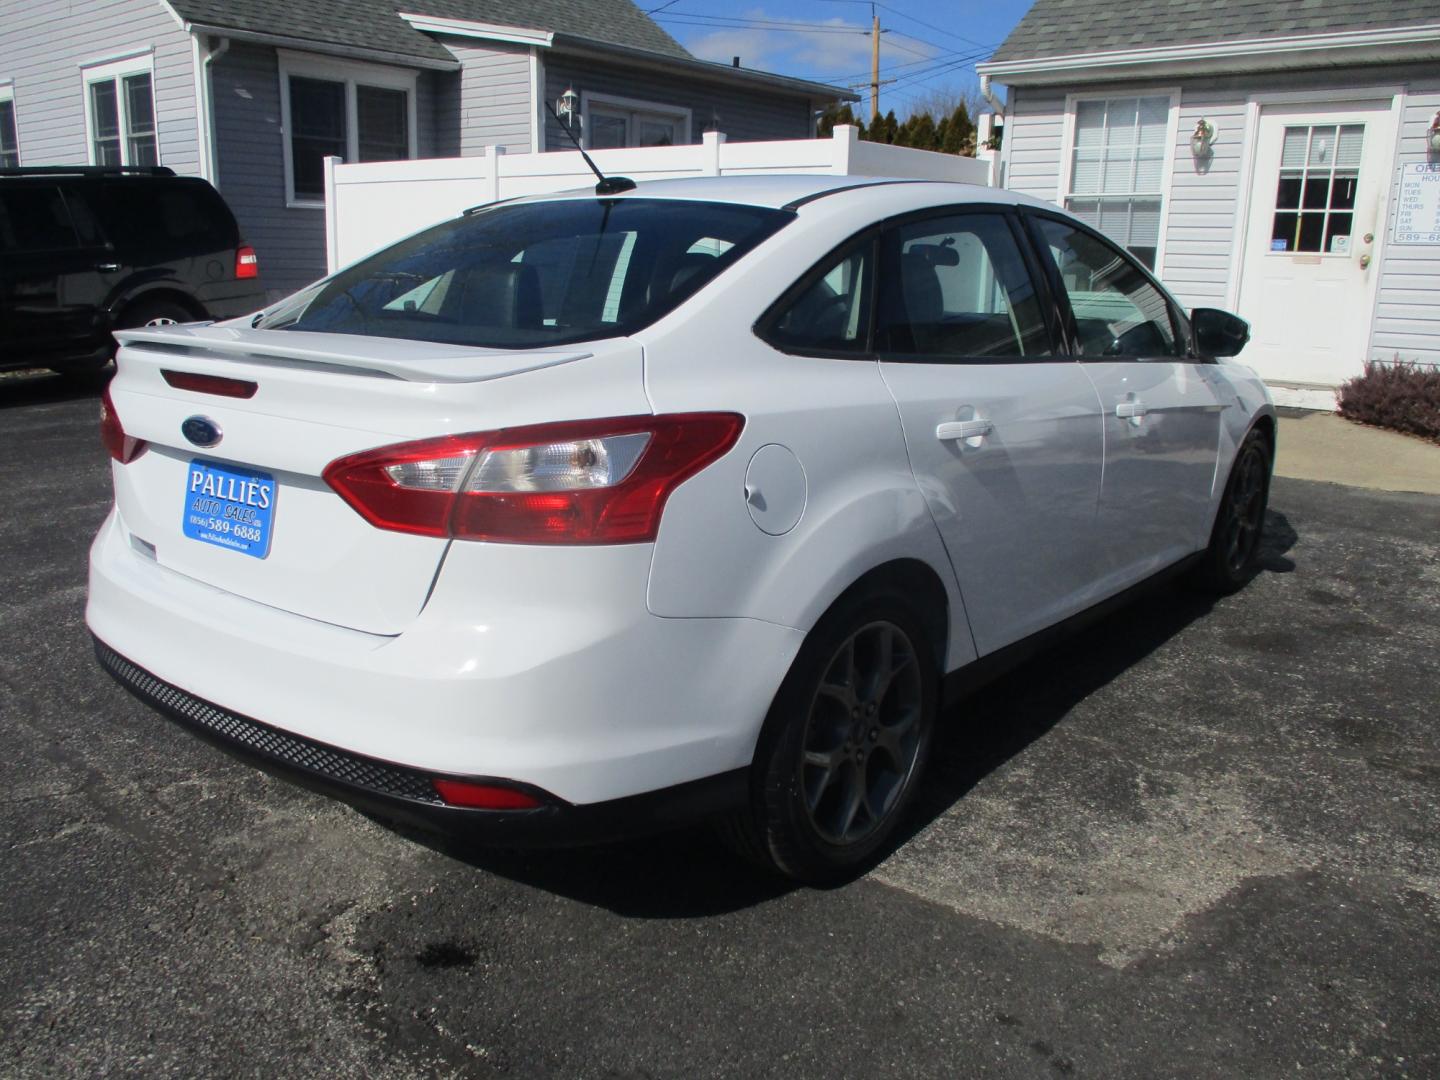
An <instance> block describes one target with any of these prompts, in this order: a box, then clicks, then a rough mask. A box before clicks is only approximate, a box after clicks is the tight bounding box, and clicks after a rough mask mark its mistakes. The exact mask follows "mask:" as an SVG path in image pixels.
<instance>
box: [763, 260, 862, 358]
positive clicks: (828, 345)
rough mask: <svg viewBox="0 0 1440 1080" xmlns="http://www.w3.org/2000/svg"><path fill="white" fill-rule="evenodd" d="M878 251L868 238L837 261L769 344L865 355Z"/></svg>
mask: <svg viewBox="0 0 1440 1080" xmlns="http://www.w3.org/2000/svg"><path fill="white" fill-rule="evenodd" d="M873 248H874V244H873V242H872V241H871V239H870V238H868V237H867V238H865V239H864V240H861V241H859V242H857V243H855V244H853V245H851V246H850V248H849V249H848V250H846V251H845V252H843V253H842V254H841V255H839V256H838V257H837V258H835V259H834V260H832V261H831V262H830V263H829V265H827V266H826V267H825V268H824V269H823V270H822V271H820V273H819V274H818V275H816V276H815V278H814V280H812V281H811V282H810V284H809V285H808V286H806V287H805V288H804V289H803V290H802V291H801V293H800V295H799V296H797V297H795V298H794V299H793V300H791V301H790V303H789V304H788V305H787V306H786V308H785V309H784V311H782V312H781V314H780V315H779V317H778V318H776V319H775V320H774V322H773V323H772V324H771V326H770V328H769V330H768V331H767V332H766V334H765V338H766V340H767V341H769V342H770V343H771V344H772V345H774V346H775V347H776V348H779V349H783V350H785V351H787V352H802V353H803V352H823V353H831V352H841V353H863V352H864V351H865V348H866V340H865V339H866V336H867V334H868V333H869V329H870V310H869V309H870V294H871V292H872V291H873V284H872V282H871V277H872V272H871V264H872V262H873Z"/></svg>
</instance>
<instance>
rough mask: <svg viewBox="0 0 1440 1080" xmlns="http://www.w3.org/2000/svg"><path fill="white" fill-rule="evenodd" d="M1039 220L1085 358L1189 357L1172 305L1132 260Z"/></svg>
mask: <svg viewBox="0 0 1440 1080" xmlns="http://www.w3.org/2000/svg"><path fill="white" fill-rule="evenodd" d="M1035 220H1036V223H1037V224H1038V226H1039V228H1040V233H1041V235H1042V237H1043V238H1044V241H1045V250H1046V251H1048V253H1049V256H1050V258H1052V259H1053V260H1054V261H1055V267H1056V269H1057V270H1058V271H1059V272H1060V279H1061V282H1062V283H1063V285H1064V288H1065V292H1066V293H1067V294H1068V296H1069V298H1070V309H1071V312H1072V313H1073V314H1074V316H1075V329H1076V337H1077V339H1078V340H1077V345H1078V346H1079V351H1080V353H1081V354H1082V355H1085V356H1138V357H1158V356H1183V355H1185V344H1184V342H1183V341H1181V340H1180V337H1179V335H1178V334H1177V333H1176V331H1175V322H1174V319H1173V317H1172V314H1171V311H1170V304H1169V303H1168V302H1167V301H1166V299H1165V296H1164V294H1163V293H1161V292H1160V290H1159V289H1157V288H1156V287H1155V286H1154V285H1153V284H1151V283H1150V281H1149V280H1148V279H1147V278H1146V277H1145V275H1144V274H1143V273H1141V272H1140V270H1139V269H1137V268H1136V266H1135V265H1134V264H1133V263H1132V262H1131V261H1130V260H1129V259H1127V258H1126V257H1125V256H1124V255H1122V254H1121V253H1120V252H1119V251H1117V250H1115V249H1114V248H1112V247H1111V246H1110V245H1109V244H1106V243H1105V242H1104V241H1103V240H1101V239H1099V238H1098V237H1096V236H1093V235H1091V234H1090V233H1087V232H1083V231H1081V230H1080V229H1076V228H1073V227H1072V226H1070V225H1067V224H1065V223H1064V222H1062V221H1056V220H1054V219H1053V218H1038V219H1035Z"/></svg>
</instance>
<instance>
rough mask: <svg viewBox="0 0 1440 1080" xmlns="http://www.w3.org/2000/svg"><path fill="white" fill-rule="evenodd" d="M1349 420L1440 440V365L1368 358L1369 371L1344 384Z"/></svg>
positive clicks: (1343, 404)
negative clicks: (1386, 361) (1375, 360)
mask: <svg viewBox="0 0 1440 1080" xmlns="http://www.w3.org/2000/svg"><path fill="white" fill-rule="evenodd" d="M1339 400H1340V407H1339V412H1340V415H1341V416H1343V417H1345V418H1346V419H1347V420H1354V421H1357V422H1358V423H1361V424H1373V425H1375V426H1376V427H1383V428H1390V429H1391V430H1392V431H1403V432H1405V433H1406V434H1407V435H1419V436H1420V437H1421V438H1423V439H1431V440H1433V441H1435V442H1440V368H1434V367H1424V366H1421V365H1419V364H1406V363H1401V362H1399V361H1398V360H1397V361H1395V362H1393V363H1389V364H1380V363H1375V362H1374V361H1367V362H1366V364H1365V373H1364V374H1363V375H1357V376H1356V377H1355V378H1353V379H1351V380H1350V381H1349V382H1347V383H1346V384H1345V385H1344V386H1342V387H1340V395H1339Z"/></svg>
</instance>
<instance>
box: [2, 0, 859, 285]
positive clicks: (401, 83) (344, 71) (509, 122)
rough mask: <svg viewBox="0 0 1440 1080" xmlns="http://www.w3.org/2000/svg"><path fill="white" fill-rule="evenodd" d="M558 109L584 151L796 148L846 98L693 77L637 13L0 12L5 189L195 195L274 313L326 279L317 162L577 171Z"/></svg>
mask: <svg viewBox="0 0 1440 1080" xmlns="http://www.w3.org/2000/svg"><path fill="white" fill-rule="evenodd" d="M567 92H568V93H567ZM561 98H565V99H566V100H567V102H568V103H570V104H571V106H572V116H571V117H570V121H571V126H572V128H574V129H578V131H579V133H580V137H581V138H582V140H583V141H584V142H585V144H586V145H587V147H590V148H595V149H598V148H602V147H605V148H612V147H632V148H636V147H657V146H683V145H694V146H696V147H698V146H699V144H700V143H701V139H702V136H703V135H704V133H705V132H706V131H720V132H724V133H725V134H726V135H727V136H728V138H729V139H730V140H731V141H732V142H743V141H750V140H776V139H807V138H811V137H813V135H814V131H815V124H814V114H815V111H816V110H817V109H820V108H823V107H824V106H826V105H828V104H830V103H831V102H834V101H836V100H854V99H855V95H854V94H853V93H851V92H850V91H848V90H844V89H840V88H837V87H832V86H825V85H822V84H819V83H814V82H807V81H804V80H799V79H791V78H786V77H784V76H779V75H773V74H769V73H766V72H761V71H755V70H753V69H750V68H743V67H739V66H735V65H731V64H716V63H710V62H708V61H703V60H699V59H697V58H696V57H694V56H692V55H690V53H688V52H687V51H686V50H685V49H684V47H683V46H681V45H680V44H679V42H677V41H676V40H675V39H674V38H672V37H671V36H670V35H669V34H667V33H666V32H665V31H664V30H663V29H661V27H660V26H659V25H658V24H657V23H656V22H655V21H654V20H652V19H651V18H650V17H649V16H648V15H646V14H645V13H644V12H642V11H641V10H640V9H639V8H638V7H637V6H636V5H635V4H634V3H633V2H632V0H74V2H71V3H66V4H54V3H34V2H33V0H0V168H5V167H14V166H17V165H18V166H22V167H24V166H34V165H106V166H115V165H118V166H145V165H162V166H167V167H169V168H172V169H174V170H175V171H176V172H178V173H189V174H196V175H200V176H203V177H205V178H207V179H208V180H210V181H211V182H212V183H213V184H214V185H215V186H216V187H217V188H219V190H220V193H221V194H222V195H224V197H225V200H226V201H227V202H228V203H229V204H230V207H231V209H232V210H234V212H235V216H236V218H237V219H238V220H239V223H240V229H241V232H242V233H243V234H244V236H245V238H246V240H247V241H248V242H249V243H250V244H252V245H253V246H254V247H255V249H256V250H257V252H258V253H259V257H260V268H261V276H262V278H263V280H264V283H265V285H266V286H267V288H268V289H269V291H270V292H271V293H272V294H273V295H281V294H284V293H287V292H290V291H293V290H295V289H297V288H300V287H301V286H303V285H305V284H307V283H308V282H310V281H312V280H314V279H315V278H317V277H319V276H320V275H322V274H323V273H324V272H325V264H326V238H325V175H326V173H325V164H324V162H325V159H326V158H331V157H335V158H340V159H342V160H344V161H348V162H352V163H354V162H395V161H408V160H417V159H428V158H450V157H482V156H484V155H485V154H486V152H487V150H488V151H492V152H493V150H494V149H496V148H498V149H502V150H505V151H507V152H508V153H509V154H510V155H511V156H512V157H515V156H519V155H521V154H537V155H538V154H541V153H543V152H545V151H556V150H558V151H562V152H563V151H572V146H571V143H570V140H569V138H568V137H567V136H566V134H565V131H564V129H562V128H561V127H560V126H559V125H558V124H557V123H556V121H554V120H553V119H551V118H550V116H549V114H548V111H547V108H546V104H547V103H554V102H556V101H557V100H559V99H561ZM572 152H573V151H572Z"/></svg>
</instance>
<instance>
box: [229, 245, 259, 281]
mask: <svg viewBox="0 0 1440 1080" xmlns="http://www.w3.org/2000/svg"><path fill="white" fill-rule="evenodd" d="M235 276H236V277H237V278H258V277H259V276H260V260H259V259H257V258H256V257H255V249H254V248H253V247H251V246H250V245H249V244H242V245H241V246H240V247H238V248H236V249H235Z"/></svg>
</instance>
